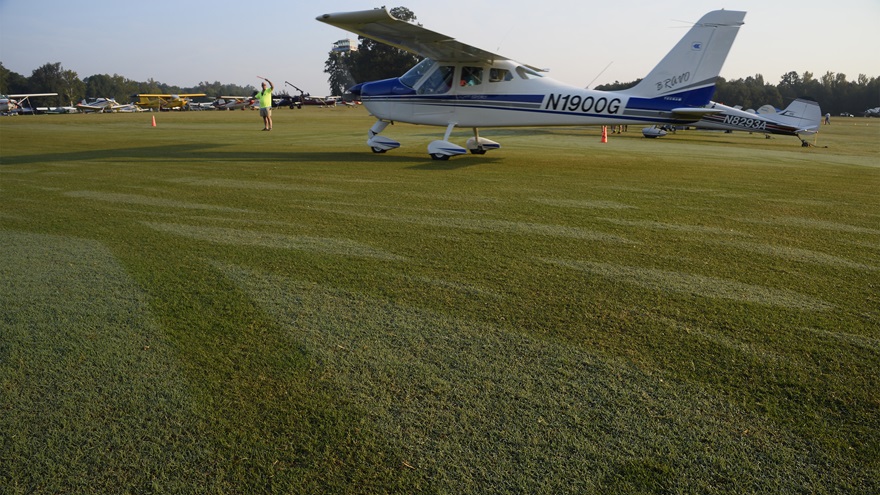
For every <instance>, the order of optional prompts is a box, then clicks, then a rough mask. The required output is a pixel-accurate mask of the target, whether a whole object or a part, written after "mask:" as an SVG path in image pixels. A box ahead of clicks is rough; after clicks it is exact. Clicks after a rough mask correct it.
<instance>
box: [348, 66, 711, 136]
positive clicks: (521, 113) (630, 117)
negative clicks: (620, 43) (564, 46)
mask: <svg viewBox="0 0 880 495" xmlns="http://www.w3.org/2000/svg"><path fill="white" fill-rule="evenodd" d="M685 77H686V76H685ZM692 89H693V88H690V90H691V91H685V92H683V93H682V94H681V95H675V94H673V95H667V96H664V97H663V98H659V99H658V98H652V99H648V98H637V97H631V96H629V95H627V94H626V93H624V92H614V91H596V90H589V89H583V88H578V87H575V86H571V85H567V84H563V83H560V82H558V81H556V80H554V79H552V78H549V77H546V76H544V75H542V74H541V73H538V72H536V71H533V70H531V69H529V68H527V67H524V66H522V65H519V64H517V63H515V62H513V61H508V60H502V61H497V62H495V63H494V64H492V65H485V66H483V65H476V64H473V65H470V64H467V63H464V64H462V63H458V64H453V63H444V62H434V61H431V60H428V59H426V60H425V61H423V62H421V63H420V64H419V65H417V66H416V67H414V68H413V69H412V70H410V71H409V72H407V74H405V75H404V76H402V77H400V78H393V79H386V80H382V81H374V82H370V83H365V84H362V85H359V86H357V87H355V88H354V89H353V92H355V93H358V94H359V95H360V98H361V101H362V102H363V104H364V106H365V107H366V108H367V109H368V110H369V111H370V113H372V114H373V115H375V116H376V117H378V118H380V119H384V120H389V121H404V122H411V123H414V124H425V125H438V126H447V125H449V124H455V125H457V126H461V127H516V126H545V125H546V126H554V125H556V126H567V125H613V124H636V123H657V122H662V123H681V124H683V123H688V122H694V121H696V120H698V117H693V118H688V117H686V116H682V115H673V112H672V109H673V108H677V107H681V106H687V105H688V102H687V101H686V100H688V99H690V98H692V97H693V91H692Z"/></svg>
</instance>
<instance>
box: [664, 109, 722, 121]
mask: <svg viewBox="0 0 880 495" xmlns="http://www.w3.org/2000/svg"><path fill="white" fill-rule="evenodd" d="M723 112H724V111H723V110H721V109H720V108H698V107H682V108H673V109H672V113H674V114H675V115H676V116H682V117H684V118H686V119H687V118H694V119H697V120H699V119H701V118H702V117H704V116H706V115H713V114H717V113H723Z"/></svg>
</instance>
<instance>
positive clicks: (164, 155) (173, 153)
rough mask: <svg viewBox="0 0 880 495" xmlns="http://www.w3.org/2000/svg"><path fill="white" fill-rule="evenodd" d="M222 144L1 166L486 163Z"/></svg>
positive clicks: (12, 161)
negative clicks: (235, 148)
mask: <svg viewBox="0 0 880 495" xmlns="http://www.w3.org/2000/svg"><path fill="white" fill-rule="evenodd" d="M224 146H227V145H225V144H215V143H211V144H208V143H203V144H177V145H171V146H147V147H136V148H115V149H93V150H84V151H74V152H69V151H65V152H58V153H39V154H34V155H23V156H4V157H2V158H0V166H12V165H35V164H46V163H64V162H101V161H106V160H109V161H120V162H127V163H136V162H137V161H138V160H139V159H142V160H143V161H144V163H151V162H152V163H155V162H157V161H159V160H162V161H165V160H167V161H169V162H177V161H185V162H187V163H211V162H214V163H218V162H245V163H247V162H251V163H265V162H273V163H279V162H280V163H283V162H340V163H351V162H365V163H383V164H388V163H389V162H395V163H400V164H412V163H414V162H415V163H416V165H413V166H411V167H409V168H412V169H423V170H451V169H456V168H461V167H465V166H470V165H476V164H477V163H486V161H485V160H483V161H482V162H478V161H476V160H467V161H465V160H462V162H463V163H461V164H457V165H454V166H451V165H449V164H433V163H431V162H430V161H428V162H426V160H425V159H424V158H422V157H419V158H414V157H407V156H394V157H388V156H384V157H374V156H371V155H367V156H364V155H363V154H362V153H357V152H351V153H348V152H314V151H312V152H302V151H290V152H261V151H257V152H254V151H227V150H223V149H222V148H223V147H224Z"/></svg>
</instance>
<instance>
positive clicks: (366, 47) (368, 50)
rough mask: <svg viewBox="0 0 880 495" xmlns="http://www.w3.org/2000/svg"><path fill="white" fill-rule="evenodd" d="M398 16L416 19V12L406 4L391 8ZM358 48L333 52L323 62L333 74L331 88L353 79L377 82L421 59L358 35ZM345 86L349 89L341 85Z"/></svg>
mask: <svg viewBox="0 0 880 495" xmlns="http://www.w3.org/2000/svg"><path fill="white" fill-rule="evenodd" d="M389 12H390V13H391V15H393V16H394V17H396V18H397V19H400V20H403V21H408V22H415V20H416V15H415V13H413V12H412V11H411V10H409V9H408V8H406V7H395V8H393V9H391V10H390V11H389ZM358 40H359V42H358V49H357V50H356V51H355V50H352V51H350V52H348V53H347V54H345V55H344V56H339V55H338V54H337V53H335V52H330V56H329V57H328V59H327V62H326V63H325V64H324V72H326V73H328V74H330V78H329V82H330V87H331V90H339V89H340V88H342V87H343V86H347V85H350V84H351V82H356V83H358V82H365V81H374V80H377V79H387V78H390V77H397V76H399V75H401V74H403V73H404V72H406V71H407V70H409V69H410V68H411V67H412V66H413V65H415V64H416V63H418V62H419V60H421V58H420V57H418V56H416V55H413V54H411V53H409V52H407V51H405V50H401V49H399V48H394V47H391V46H388V45H386V44H384V43H379V42H376V41H373V40H371V39H369V38H364V37H363V36H360V37H358ZM342 89H347V87H346V88H342Z"/></svg>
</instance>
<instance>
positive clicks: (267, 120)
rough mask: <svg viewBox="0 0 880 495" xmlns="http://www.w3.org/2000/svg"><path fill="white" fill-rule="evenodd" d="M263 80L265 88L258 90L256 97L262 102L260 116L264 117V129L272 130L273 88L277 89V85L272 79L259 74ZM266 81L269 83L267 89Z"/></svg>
mask: <svg viewBox="0 0 880 495" xmlns="http://www.w3.org/2000/svg"><path fill="white" fill-rule="evenodd" d="M257 77H259V78H260V79H262V80H263V81H265V82H263V90H262V91H260V92H258V93H257V94H256V95H255V98H256V99H257V100H258V101H259V102H260V116H261V117H263V130H264V131H271V130H272V90H273V89H275V85H274V84H272V81H270V80H268V79H266V78H265V77H263V76H257ZM266 83H269V88H268V89H266Z"/></svg>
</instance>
